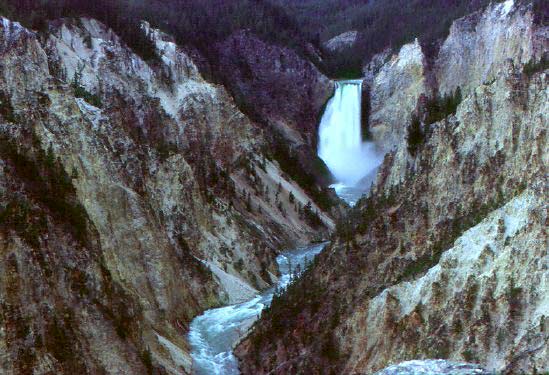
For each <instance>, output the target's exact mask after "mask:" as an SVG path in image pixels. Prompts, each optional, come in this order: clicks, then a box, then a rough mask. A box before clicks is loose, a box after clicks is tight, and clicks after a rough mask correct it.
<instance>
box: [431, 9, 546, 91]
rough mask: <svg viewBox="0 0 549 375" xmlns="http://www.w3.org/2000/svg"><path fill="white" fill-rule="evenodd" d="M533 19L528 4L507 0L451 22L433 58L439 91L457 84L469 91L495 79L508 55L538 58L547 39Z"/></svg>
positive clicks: (520, 58)
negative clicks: (446, 34) (435, 58)
mask: <svg viewBox="0 0 549 375" xmlns="http://www.w3.org/2000/svg"><path fill="white" fill-rule="evenodd" d="M533 19H534V15H533V12H532V5H531V4H527V3H526V4H520V3H518V2H516V1H514V0H507V1H504V2H500V3H493V4H492V5H491V6H490V7H489V8H488V9H487V10H486V11H484V12H481V11H479V12H476V13H474V14H472V15H470V16H467V17H464V18H461V19H459V20H457V21H456V22H454V23H453V25H452V27H451V28H450V35H449V36H448V38H447V39H446V40H445V41H444V43H443V44H442V47H441V49H440V53H439V55H438V58H437V61H436V79H437V82H438V85H439V91H440V93H441V94H443V95H445V94H449V93H451V92H453V91H454V90H455V89H456V88H457V87H460V88H461V90H462V92H464V93H471V92H473V91H474V90H475V88H476V87H477V86H479V85H481V84H483V83H487V82H489V81H491V80H494V79H495V77H496V75H497V74H498V72H499V71H500V70H501V69H502V68H504V65H505V63H506V62H507V60H509V59H510V60H512V61H513V63H515V64H525V63H527V62H529V61H530V60H532V59H535V60H538V59H540V58H541V56H542V55H543V54H544V53H546V52H547V49H548V47H549V44H548V43H549V42H548V41H547V34H546V32H547V31H546V30H545V31H544V29H543V28H540V27H538V26H537V25H535V23H534V22H533Z"/></svg>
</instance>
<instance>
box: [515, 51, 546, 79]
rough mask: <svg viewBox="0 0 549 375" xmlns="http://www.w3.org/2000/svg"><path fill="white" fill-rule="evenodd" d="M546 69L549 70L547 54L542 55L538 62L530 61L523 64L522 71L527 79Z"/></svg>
mask: <svg viewBox="0 0 549 375" xmlns="http://www.w3.org/2000/svg"><path fill="white" fill-rule="evenodd" d="M547 69H549V57H548V56H547V54H544V55H543V57H542V58H541V59H540V60H538V61H535V60H530V61H528V62H527V63H526V64H524V68H523V70H522V71H523V72H524V74H526V75H527V76H528V77H531V76H533V75H534V74H536V73H538V72H542V71H545V70H547Z"/></svg>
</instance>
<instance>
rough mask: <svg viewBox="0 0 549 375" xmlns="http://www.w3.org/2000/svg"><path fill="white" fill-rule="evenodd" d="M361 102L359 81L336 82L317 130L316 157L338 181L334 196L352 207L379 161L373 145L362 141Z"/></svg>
mask: <svg viewBox="0 0 549 375" xmlns="http://www.w3.org/2000/svg"><path fill="white" fill-rule="evenodd" d="M361 100H362V80H351V81H338V82H336V90H335V94H334V96H333V97H332V98H331V99H330V101H329V102H328V104H327V106H326V110H325V111H324V114H323V116H322V120H321V121H320V126H319V130H318V156H319V157H320V158H321V159H322V160H323V161H324V163H326V166H327V167H328V169H329V170H330V172H331V173H332V174H333V176H334V177H335V179H336V181H337V183H336V184H334V185H332V187H334V188H335V190H336V193H337V194H338V195H339V196H340V197H342V198H343V199H345V200H346V201H347V202H348V203H350V204H351V205H354V204H355V203H356V201H357V200H358V198H360V196H361V195H362V194H363V193H364V192H365V191H366V190H367V189H368V188H369V184H370V183H371V181H372V178H373V177H372V175H373V173H375V171H376V169H377V167H378V166H379V164H380V163H381V160H382V158H381V156H379V155H377V154H376V152H375V147H374V144H373V143H371V142H363V140H362V127H361V113H360V111H361ZM368 177H370V178H368Z"/></svg>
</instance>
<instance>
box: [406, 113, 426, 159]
mask: <svg viewBox="0 0 549 375" xmlns="http://www.w3.org/2000/svg"><path fill="white" fill-rule="evenodd" d="M406 140H407V141H408V152H409V153H410V155H412V156H416V154H417V152H418V150H419V148H420V147H421V145H422V144H423V142H425V131H424V130H423V127H422V125H421V121H419V117H418V116H417V115H415V114H414V115H412V120H411V121H410V125H408V136H407V137H406Z"/></svg>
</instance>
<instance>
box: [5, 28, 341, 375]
mask: <svg viewBox="0 0 549 375" xmlns="http://www.w3.org/2000/svg"><path fill="white" fill-rule="evenodd" d="M143 29H144V31H145V32H146V33H147V35H148V37H149V38H150V39H151V40H152V41H153V43H154V45H155V46H156V53H157V55H158V59H156V60H155V61H151V62H145V61H143V60H142V59H141V58H139V57H138V56H137V55H136V54H134V53H133V52H132V51H131V50H129V49H128V48H127V47H126V46H125V45H124V44H123V43H122V42H121V41H120V39H119V38H118V37H117V36H116V35H115V34H114V33H113V32H112V31H110V30H109V29H108V28H106V27H105V26H104V25H102V24H100V23H98V22H96V21H95V20H92V19H86V18H82V19H78V20H62V21H58V22H54V23H52V24H50V26H49V31H48V32H47V33H45V34H41V35H37V34H36V33H34V32H32V31H29V30H26V29H24V28H22V27H21V26H20V25H19V24H17V23H14V22H10V21H8V20H6V19H3V18H2V23H1V25H0V46H1V47H0V55H1V59H0V94H1V97H0V101H1V102H0V106H1V108H2V109H1V111H0V128H1V131H2V140H3V141H4V140H5V142H7V143H6V144H9V145H11V146H10V148H9V149H8V148H6V149H4V148H3V149H2V163H3V164H4V165H5V166H6V168H7V169H6V170H7V171H8V172H5V174H4V175H3V176H2V195H1V200H0V216H1V217H2V220H1V221H0V225H1V229H2V230H1V233H2V239H3V240H2V242H1V243H0V244H1V246H2V254H5V255H3V257H2V259H3V261H2V267H3V268H4V269H5V270H6V272H5V273H3V277H4V280H3V281H4V282H3V283H2V288H3V289H2V296H3V297H4V296H6V301H7V304H4V305H3V306H2V314H3V319H2V324H3V329H4V330H3V331H2V332H3V336H2V344H1V345H2V347H4V348H5V349H6V350H4V351H3V353H6V356H5V357H2V361H1V365H2V367H1V368H2V371H3V372H7V373H17V372H18V369H20V367H18V366H24V368H25V369H32V368H35V369H45V370H44V371H47V370H48V369H51V371H54V372H57V373H63V372H64V373H74V372H76V370H75V369H78V371H85V370H87V371H89V372H94V373H96V372H101V371H108V372H122V373H145V372H146V371H147V368H149V369H151V368H152V367H155V368H157V369H159V370H160V371H164V372H168V373H181V372H189V371H190V367H191V361H190V357H189V354H188V350H189V348H188V345H187V343H186V342H185V338H184V334H185V332H186V329H187V327H188V323H189V321H190V319H191V318H192V317H193V316H195V315H196V314H197V313H199V312H200V311H202V310H204V309H205V308H208V307H210V306H213V305H217V304H220V303H226V302H236V301H239V300H242V299H243V298H246V297H247V296H250V295H254V294H255V293H256V290H257V289H261V288H266V287H267V286H269V285H270V284H271V283H272V282H273V281H274V280H275V278H276V276H275V274H276V269H275V262H274V257H275V249H279V248H281V247H284V246H287V245H289V244H290V243H291V244H295V243H305V242H308V241H310V240H311V239H312V238H313V237H315V238H316V237H318V236H321V235H322V234H321V232H322V230H323V229H322V228H323V227H324V228H329V227H331V226H333V222H332V221H331V219H330V218H329V217H327V216H326V215H325V214H323V213H322V212H321V210H320V209H319V208H318V207H316V205H315V204H314V203H313V204H312V210H313V211H318V213H319V219H320V221H314V222H311V221H310V217H309V216H307V215H305V214H304V213H303V210H302V207H304V206H305V205H306V204H307V202H309V201H310V200H312V199H311V198H310V197H308V196H307V194H306V193H305V192H304V191H303V190H302V189H301V188H299V187H298V186H297V184H295V182H293V181H292V180H291V179H289V178H288V176H286V175H284V174H283V173H282V171H281V170H280V168H279V166H278V164H277V163H276V162H274V161H270V160H268V159H266V158H265V154H264V153H263V148H264V147H265V145H266V141H265V139H266V138H265V135H264V131H266V130H265V129H261V128H259V127H257V126H256V125H255V124H254V123H252V122H251V121H250V120H249V119H248V118H247V117H246V116H245V115H243V114H242V113H241V112H240V111H239V110H238V108H237V107H236V105H235V104H234V103H233V101H232V98H231V97H230V96H229V95H228V94H227V92H226V91H225V89H224V88H223V87H222V86H216V85H213V84H210V83H208V82H206V81H205V80H204V79H203V78H202V77H201V76H200V74H199V72H198V70H197V68H196V66H195V65H194V64H193V62H192V60H191V59H190V58H189V57H188V54H186V53H185V51H184V50H182V49H180V48H179V47H177V46H176V45H175V43H173V40H172V39H171V38H170V37H169V36H167V35H164V34H162V33H161V32H159V31H158V30H154V29H151V28H150V27H149V26H148V25H147V24H143ZM8 151H9V152H8ZM26 159H29V160H30V161H25V162H24V163H23V166H21V165H20V164H21V160H26ZM44 159H46V161H45V162H44ZM44 163H45V164H44ZM27 164H31V165H35V164H36V165H37V167H33V168H34V169H30V171H31V172H29V169H28V168H30V167H26V165H27ZM43 164H44V165H43ZM21 168H23V172H21V170H20V169H21ZM52 168H53V169H54V172H55V174H54V173H53V172H51V171H52ZM35 169H36V170H37V171H39V172H40V173H39V174H40V175H41V176H42V177H41V178H38V179H36V180H32V179H31V177H32V172H33V171H34V170H35ZM6 173H7V174H6ZM18 173H26V174H24V175H23V177H21V176H18V175H17V174H18ZM29 173H30V174H31V175H30V176H29ZM52 175H54V177H55V176H57V177H55V178H56V179H55V180H52V178H53V177H52ZM13 176H15V177H13ZM12 177H13V180H12ZM25 179H27V180H28V181H27V180H25ZM29 179H30V180H29ZM58 180H60V181H62V183H63V184H65V185H66V186H67V187H66V191H65V190H63V191H59V189H58V185H57V184H59V181H58ZM48 184H49V185H48ZM21 186H23V187H25V188H27V189H30V190H29V191H25V190H24V189H22V188H20V187H21ZM48 186H49V187H48ZM63 186H64V185H63ZM20 190H22V191H20ZM64 192H65V193H66V196H63V193H64ZM290 193H292V197H293V200H292V199H290V198H289V195H290ZM56 194H59V195H60V196H59V197H57V199H60V200H61V201H60V202H57V201H56V200H55V199H53V202H52V198H47V197H46V196H47V195H56ZM66 200H67V201H68V202H69V203H70V204H69V203H67V202H65V201H66ZM20 201H22V202H23V203H24V204H23V203H20ZM25 202H26V203H25ZM22 204H23V206H22V207H23V208H21V207H20V206H21V205H22ZM14 207H15V208H14ZM67 207H68V208H67ZM71 207H72V208H71ZM29 210H30V211H29ZM35 211H36V212H35ZM41 213H42V214H41ZM56 215H57V216H56ZM73 215H76V219H78V221H77V222H71V221H70V220H69V222H68V223H65V224H64V226H60V224H59V223H58V222H56V221H55V220H61V219H63V217H65V216H67V217H69V218H70V217H72V216H73ZM36 217H44V219H40V220H41V221H40V222H39V223H38V224H36V225H35V226H33V227H30V228H31V229H32V231H31V233H30V234H29V233H27V232H28V230H23V229H21V226H25V225H27V226H28V225H29V223H31V222H33V221H34V220H37V219H36ZM75 226H76V227H77V228H79V229H78V231H76V234H75V233H73V232H74V231H75V229H74V227H75ZM83 233H84V234H85V236H88V237H89V240H88V241H85V242H84V243H83V244H81V245H78V244H77V243H76V242H75V239H74V237H75V236H84V234H83ZM27 237H28V238H30V239H31V240H28V238H27ZM29 241H30V244H29ZM31 248H32V249H34V250H31ZM34 253H38V254H42V255H40V256H44V254H46V255H47V256H46V258H45V260H43V261H41V260H40V259H41V258H38V260H37V261H36V262H38V263H37V264H35V263H36V262H35V263H30V264H29V265H26V266H22V265H23V264H24V263H25V260H26V259H28V258H29V257H31V255H32V254H34ZM48 254H50V255H48ZM48 257H51V258H52V259H54V260H55V261H54V262H50V260H49V258H48ZM40 267H42V268H44V267H48V268H51V272H50V271H48V272H46V271H40V269H39V268H40ZM35 272H36V275H37V276H33V273H35ZM40 272H42V273H45V275H42V274H41V273H40ZM75 273H76V274H75ZM26 276H28V278H29V280H31V281H29V282H27V283H23V282H19V281H17V280H19V279H21V280H24V279H25V277H26ZM73 279H76V280H75V281H74V280H73ZM56 280H57V281H56ZM60 280H65V281H64V282H59V285H56V287H54V288H49V289H47V290H45V289H44V285H49V284H56V283H57V282H58V281H60ZM15 284H17V290H12V289H13V288H15V287H13V288H12V287H11V285H15ZM39 285H42V287H40V288H38V287H37V286H39ZM10 288H12V289H10ZM33 288H34V289H33ZM3 300H4V298H3ZM90 301H92V303H91V304H90ZM88 304H90V306H89V307H87V305H88ZM42 305H47V306H46V307H47V308H48V309H49V310H48V311H49V312H48V314H46V315H44V317H43V318H41V319H35V317H36V316H37V314H39V312H40V308H41V307H40V306H42ZM6 314H7V315H6ZM30 321H32V324H29V323H25V322H30ZM52 330H53V331H52ZM4 332H7V334H4ZM39 337H42V339H44V340H53V342H50V343H51V345H49V344H48V345H44V346H39V345H38V344H36V342H33V340H34V341H36V340H39ZM55 340H57V341H55ZM61 341H62V342H61ZM48 342H49V341H48ZM35 344H36V345H35ZM58 346H61V347H63V348H65V349H66V350H67V352H68V353H69V354H70V355H69V354H67V353H64V352H59V350H61V349H55V348H56V347H58ZM55 350H58V351H57V352H56V351H55ZM63 350H64V349H63ZM73 365H74V366H73ZM73 370H74V371H73Z"/></svg>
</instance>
